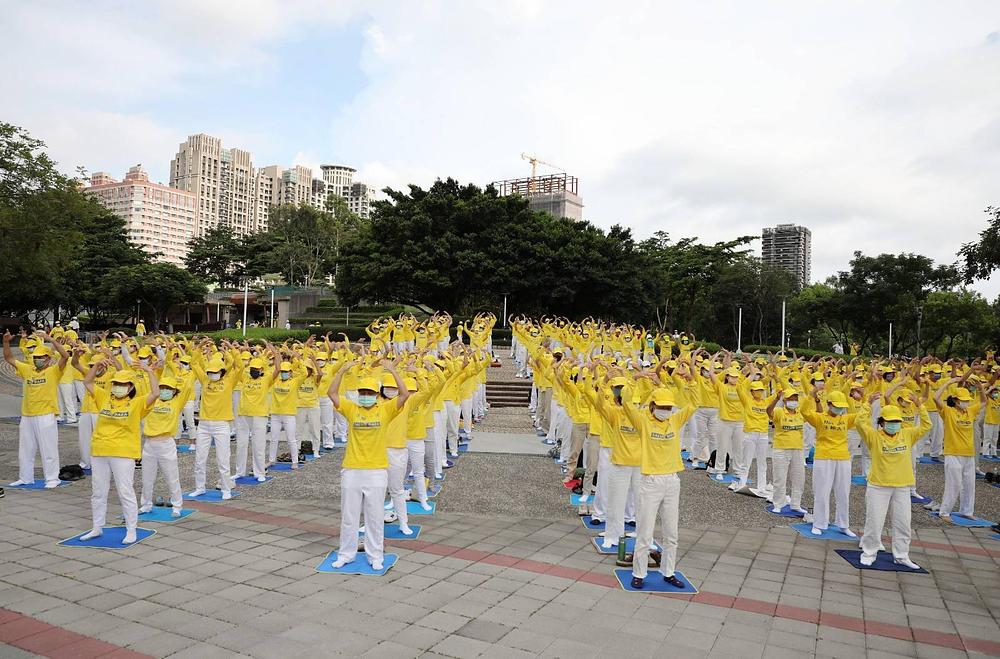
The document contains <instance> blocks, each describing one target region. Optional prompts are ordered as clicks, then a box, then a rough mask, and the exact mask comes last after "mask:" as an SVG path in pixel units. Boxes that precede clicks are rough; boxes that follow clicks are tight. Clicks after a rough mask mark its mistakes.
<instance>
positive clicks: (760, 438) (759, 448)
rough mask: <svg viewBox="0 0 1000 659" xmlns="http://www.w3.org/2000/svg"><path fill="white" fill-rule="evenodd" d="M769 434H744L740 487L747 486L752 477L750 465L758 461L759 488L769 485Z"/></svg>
mask: <svg viewBox="0 0 1000 659" xmlns="http://www.w3.org/2000/svg"><path fill="white" fill-rule="evenodd" d="M767 442H768V438H767V433H766V432H748V433H744V434H743V459H741V460H740V485H746V483H747V479H748V478H749V477H750V465H751V464H752V463H753V461H754V460H756V461H757V487H758V488H761V489H763V488H764V487H765V486H766V485H767ZM715 455H716V458H715V459H716V460H718V459H719V458H718V455H719V454H718V453H716V454H715Z"/></svg>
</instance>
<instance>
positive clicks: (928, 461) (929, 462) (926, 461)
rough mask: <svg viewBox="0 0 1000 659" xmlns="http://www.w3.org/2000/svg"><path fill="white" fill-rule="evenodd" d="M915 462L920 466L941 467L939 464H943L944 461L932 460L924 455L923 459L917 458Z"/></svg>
mask: <svg viewBox="0 0 1000 659" xmlns="http://www.w3.org/2000/svg"><path fill="white" fill-rule="evenodd" d="M917 462H919V463H920V464H922V465H941V464H944V460H942V459H940V458H932V457H931V456H929V455H925V456H923V457H920V458H917Z"/></svg>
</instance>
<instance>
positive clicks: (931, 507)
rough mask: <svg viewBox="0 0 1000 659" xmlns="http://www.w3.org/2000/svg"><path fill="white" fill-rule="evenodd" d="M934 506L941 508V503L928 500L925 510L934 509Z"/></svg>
mask: <svg viewBox="0 0 1000 659" xmlns="http://www.w3.org/2000/svg"><path fill="white" fill-rule="evenodd" d="M934 506H938V507H939V508H940V505H938V504H936V503H935V502H934V501H928V502H927V503H925V504H924V510H934Z"/></svg>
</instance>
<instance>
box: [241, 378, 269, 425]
mask: <svg viewBox="0 0 1000 659" xmlns="http://www.w3.org/2000/svg"><path fill="white" fill-rule="evenodd" d="M272 382H273V379H272V376H271V375H270V374H267V375H261V376H260V377H259V378H256V379H255V378H251V377H250V376H249V375H248V376H247V377H245V378H243V389H242V390H241V392H240V407H239V410H237V411H238V412H239V414H240V416H267V415H268V399H269V398H270V393H271V383H272Z"/></svg>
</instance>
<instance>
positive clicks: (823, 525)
mask: <svg viewBox="0 0 1000 659" xmlns="http://www.w3.org/2000/svg"><path fill="white" fill-rule="evenodd" d="M823 391H824V383H823V382H817V383H816V385H815V387H813V390H812V396H810V397H808V398H807V404H806V408H805V409H804V410H802V416H803V417H805V420H806V422H807V423H808V424H809V425H811V426H812V427H813V428H815V429H816V455H815V458H814V459H813V526H812V533H813V535H823V531H825V530H826V529H827V528H828V527H829V526H830V494H831V492H832V493H833V496H834V499H835V501H836V510H835V515H834V524H835V525H836V526H837V527H838V528H840V531H841V532H842V533H843V534H844V535H846V536H848V537H851V538H856V537H858V536H857V534H856V533H854V531H852V530H851V529H850V508H849V505H850V498H851V452H850V450H849V449H848V448H847V430H848V429H849V428H853V427H854V421H855V419H857V417H858V415H857V413H856V412H855V413H854V414H848V413H847V396H845V395H844V392H843V391H831V392H829V393H828V394H827V396H826V409H825V410H824V409H823V402H822V400H821V399H820V395H821V393H822V392H823Z"/></svg>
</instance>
